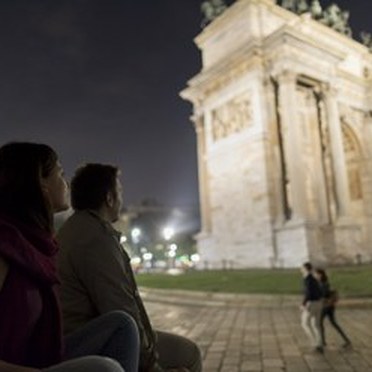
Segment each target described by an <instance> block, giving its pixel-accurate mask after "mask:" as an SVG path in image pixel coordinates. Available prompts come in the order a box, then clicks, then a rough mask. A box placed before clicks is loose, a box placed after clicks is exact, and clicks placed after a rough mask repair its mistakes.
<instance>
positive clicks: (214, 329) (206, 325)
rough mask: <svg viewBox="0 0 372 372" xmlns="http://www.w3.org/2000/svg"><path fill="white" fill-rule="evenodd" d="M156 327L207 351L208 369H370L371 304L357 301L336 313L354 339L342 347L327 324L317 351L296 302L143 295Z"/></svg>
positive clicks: (269, 371)
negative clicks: (320, 350) (322, 346)
mask: <svg viewBox="0 0 372 372" xmlns="http://www.w3.org/2000/svg"><path fill="white" fill-rule="evenodd" d="M144 298H145V302H146V308H147V310H148V312H149V314H150V317H151V319H152V322H153V325H154V327H155V328H157V329H160V330H164V331H170V332H174V333H177V334H180V335H183V336H186V337H189V338H191V339H193V340H194V341H196V342H197V344H198V345H199V346H200V349H201V350H202V353H203V359H204V368H203V371H204V372H209V371H210V372H212V371H213V372H245V371H252V372H253V371H255V372H259V371H262V372H279V371H287V372H308V371H337V372H352V371H357V372H367V371H368V372H371V371H372V326H371V325H372V307H371V306H370V305H369V306H362V305H363V304H362V303H361V304H360V306H358V304H354V305H353V307H344V306H341V307H340V308H339V309H337V319H338V320H339V323H340V324H341V325H342V327H343V328H344V330H345V331H346V332H347V333H348V335H349V336H350V338H351V340H352V342H353V348H352V349H348V350H343V349H342V348H341V344H342V340H341V339H340V338H339V336H338V334H336V333H335V331H334V330H333V329H332V328H331V326H330V325H329V324H326V330H327V338H328V340H327V342H328V346H327V348H326V351H325V353H324V355H319V354H316V353H314V352H313V351H312V349H311V347H309V345H308V340H307V338H306V336H305V334H304V332H303V331H302V329H301V326H300V319H299V318H300V313H299V309H298V307H297V306H296V305H295V304H294V303H287V304H284V305H277V304H276V303H274V304H273V305H272V306H271V305H270V303H269V302H268V301H266V302H265V304H264V305H262V303H261V302H259V301H258V302H257V301H253V302H251V303H250V302H249V301H247V300H246V301H245V302H244V303H242V302H237V301H235V302H234V301H229V302H228V303H224V302H221V301H218V300H215V301H211V300H208V301H206V304H203V300H202V298H200V297H199V299H194V300H193V299H189V300H188V301H185V300H182V296H180V295H178V296H176V297H175V298H174V300H172V297H169V296H168V295H167V297H166V298H167V301H165V300H164V299H165V297H164V296H163V297H162V296H152V297H151V296H146V295H145V296H144Z"/></svg>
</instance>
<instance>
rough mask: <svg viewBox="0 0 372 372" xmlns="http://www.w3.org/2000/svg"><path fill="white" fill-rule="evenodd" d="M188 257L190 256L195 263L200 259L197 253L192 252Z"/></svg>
mask: <svg viewBox="0 0 372 372" xmlns="http://www.w3.org/2000/svg"><path fill="white" fill-rule="evenodd" d="M190 258H191V261H192V262H194V263H197V262H199V261H200V255H198V254H197V253H195V254H192V255H191V257H190Z"/></svg>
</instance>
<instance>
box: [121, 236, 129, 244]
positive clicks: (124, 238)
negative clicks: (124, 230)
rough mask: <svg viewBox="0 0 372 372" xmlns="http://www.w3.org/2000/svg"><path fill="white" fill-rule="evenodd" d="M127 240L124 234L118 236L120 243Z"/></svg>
mask: <svg viewBox="0 0 372 372" xmlns="http://www.w3.org/2000/svg"><path fill="white" fill-rule="evenodd" d="M127 240H128V238H127V237H126V236H125V235H122V236H121V237H120V244H124V243H126V242H127Z"/></svg>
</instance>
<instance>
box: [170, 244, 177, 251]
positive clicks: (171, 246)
mask: <svg viewBox="0 0 372 372" xmlns="http://www.w3.org/2000/svg"><path fill="white" fill-rule="evenodd" d="M177 248H178V247H177V244H171V245H170V246H169V249H170V250H171V251H176V250H177Z"/></svg>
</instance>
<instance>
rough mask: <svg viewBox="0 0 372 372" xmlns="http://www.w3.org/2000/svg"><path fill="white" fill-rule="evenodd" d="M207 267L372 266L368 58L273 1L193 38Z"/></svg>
mask: <svg viewBox="0 0 372 372" xmlns="http://www.w3.org/2000/svg"><path fill="white" fill-rule="evenodd" d="M196 44H197V45H198V47H199V48H200V50H201V52H202V59H203V68H202V71H201V72H200V73H199V74H198V75H197V76H195V77H194V78H192V79H191V80H190V81H189V83H188V87H187V88H186V89H185V90H183V91H182V93H181V96H182V97H183V98H184V99H186V100H189V101H191V102H192V103H193V105H194V114H193V118H192V119H193V121H194V125H195V130H196V134H197V141H198V163H199V185H200V188H199V189H200V209H201V216H202V229H201V232H200V233H199V235H198V248H199V254H200V262H199V266H200V267H201V268H203V267H208V268H222V267H227V268H228V267H233V268H240V267H294V266H299V265H301V263H303V262H304V261H307V260H311V261H313V262H314V263H329V264H339V263H350V262H352V263H355V262H357V261H359V260H361V261H362V262H363V261H364V262H366V261H370V260H371V258H372V119H371V112H372V96H371V93H372V84H371V83H372V73H371V72H372V54H370V53H369V51H368V49H367V48H366V47H365V46H363V45H361V44H359V43H358V42H356V41H354V40H352V39H350V38H348V37H346V36H345V35H342V34H340V33H338V32H336V31H335V30H333V29H331V28H329V27H327V26H324V25H322V24H321V23H319V22H317V21H315V20H314V19H312V18H311V17H310V16H309V14H306V13H305V14H303V15H301V16H299V15H297V14H294V13H292V12H289V11H287V10H285V9H283V8H281V7H280V6H278V5H276V4H275V3H274V2H273V1H270V0H239V1H237V2H235V3H234V4H233V5H232V6H230V7H229V8H228V9H227V10H226V11H225V12H224V13H223V14H222V15H221V16H219V17H218V18H216V19H215V20H214V21H213V22H212V23H211V24H210V25H208V26H207V27H206V28H205V29H204V30H203V32H202V33H201V34H200V35H199V36H198V37H197V38H196Z"/></svg>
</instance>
